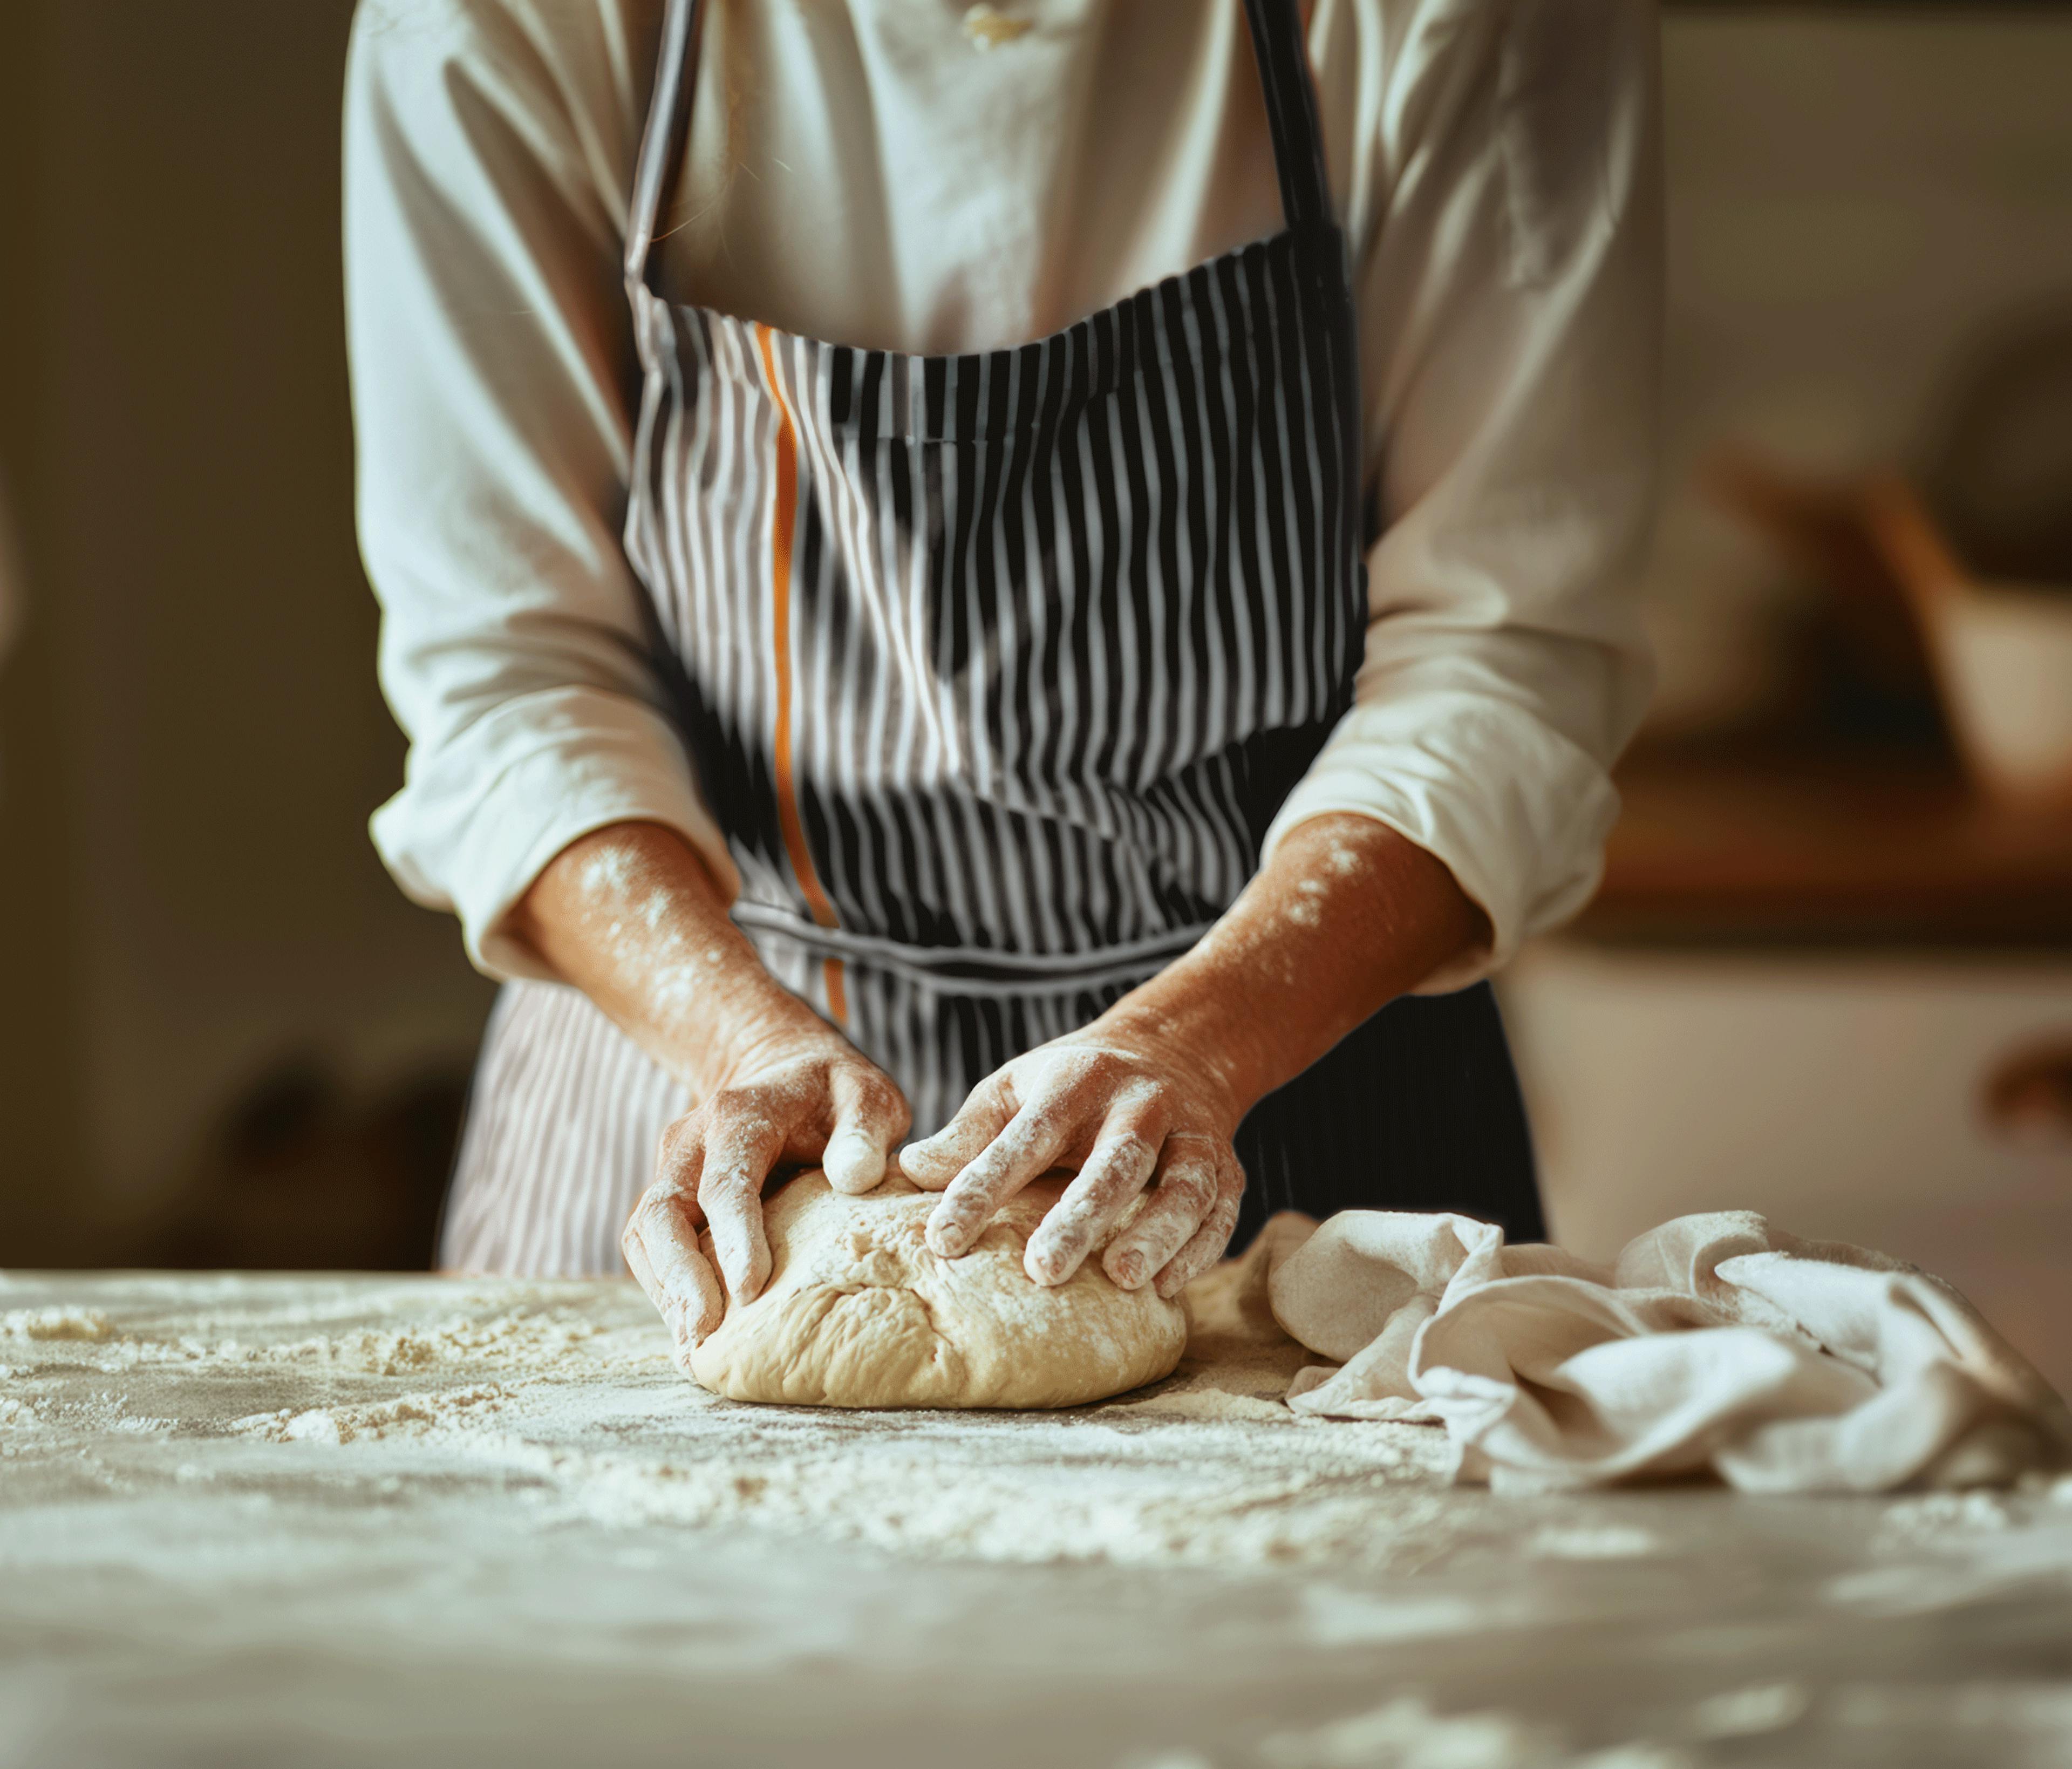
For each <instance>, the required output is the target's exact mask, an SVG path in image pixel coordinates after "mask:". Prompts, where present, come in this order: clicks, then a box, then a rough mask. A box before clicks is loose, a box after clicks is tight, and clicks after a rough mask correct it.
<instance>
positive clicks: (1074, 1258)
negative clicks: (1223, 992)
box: [900, 1028, 1244, 1297]
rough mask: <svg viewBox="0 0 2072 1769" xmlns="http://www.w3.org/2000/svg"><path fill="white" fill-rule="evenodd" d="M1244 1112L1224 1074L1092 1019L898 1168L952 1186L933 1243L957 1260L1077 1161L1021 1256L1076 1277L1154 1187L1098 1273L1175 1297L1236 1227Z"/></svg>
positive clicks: (924, 1182)
mask: <svg viewBox="0 0 2072 1769" xmlns="http://www.w3.org/2000/svg"><path fill="white" fill-rule="evenodd" d="M1238 1117H1239V1113H1237V1111H1236V1109H1235V1101H1234V1100H1232V1098H1231V1095H1230V1092H1229V1089H1228V1088H1227V1086H1226V1085H1225V1084H1224V1083H1223V1080H1222V1078H1221V1077H1220V1076H1217V1075H1215V1074H1214V1073H1213V1072H1211V1071H1208V1070H1207V1069H1206V1068H1205V1066H1204V1065H1202V1063H1199V1062H1198V1061H1196V1060H1194V1059H1193V1058H1192V1057H1191V1055H1190V1054H1189V1053H1188V1052H1186V1051H1185V1050H1183V1049H1182V1048H1181V1047H1178V1046H1172V1045H1165V1046H1161V1045H1160V1044H1158V1043H1157V1042H1156V1041H1154V1040H1153V1039H1148V1038H1144V1037H1141V1036H1138V1037H1129V1036H1128V1035H1124V1036H1122V1037H1120V1038H1117V1037H1115V1036H1112V1035H1111V1036H1108V1037H1104V1036H1102V1035H1100V1032H1099V1031H1098V1030H1097V1029H1095V1028H1090V1029H1089V1030H1088V1031H1083V1032H1079V1033H1074V1034H1071V1035H1068V1036H1067V1037H1064V1038H1060V1039H1053V1040H1052V1041H1051V1042H1050V1043H1048V1044H1043V1045H1039V1046H1038V1047H1037V1048H1036V1049H1034V1050H1033V1051H1030V1052H1028V1053H1027V1054H1026V1055H1023V1056H1019V1057H1017V1058H1015V1059H1014V1060H1013V1061H1012V1062H1010V1063H1008V1064H1006V1065H1005V1067H1004V1068H1001V1069H1000V1070H998V1071H997V1072H996V1073H995V1074H994V1075H993V1076H992V1077H991V1078H990V1079H989V1080H986V1081H985V1082H984V1083H982V1084H980V1086H979V1087H977V1088H975V1089H974V1090H973V1092H972V1095H971V1097H970V1098H969V1099H968V1100H967V1101H966V1102H965V1104H964V1109H963V1110H962V1111H960V1112H959V1113H958V1114H957V1115H956V1117H955V1118H953V1119H952V1120H951V1121H950V1122H949V1124H948V1125H946V1126H945V1127H944V1128H943V1129H942V1130H941V1131H939V1133H937V1134H935V1136H933V1137H931V1138H928V1139H927V1141H925V1142H916V1143H914V1144H911V1145H910V1146H908V1147H907V1149H906V1150H905V1151H904V1152H903V1153H902V1155H901V1157H900V1167H901V1170H902V1172H904V1173H905V1174H906V1176H907V1178H908V1179H911V1180H912V1181H913V1182H914V1183H915V1184H916V1185H918V1186H920V1187H923V1188H925V1189H927V1190H929V1191H941V1192H942V1193H943V1199H942V1202H941V1203H939V1204H938V1205H937V1206H936V1207H935V1213H934V1214H933V1215H932V1216H931V1217H930V1218H929V1220H928V1244H929V1245H930V1246H931V1248H932V1249H934V1250H935V1252H936V1253H940V1254H942V1255H943V1256H944V1257H948V1258H955V1257H957V1256H958V1255H959V1254H960V1253H965V1252H967V1251H968V1250H969V1249H970V1248H971V1246H972V1244H973V1243H974V1242H975V1241H976V1240H977V1239H978V1238H979V1236H980V1235H981V1234H982V1233H984V1232H985V1226H986V1224H988V1223H989V1221H991V1220H992V1219H993V1212H995V1211H997V1210H998V1209H999V1208H1000V1207H1001V1205H1002V1204H1003V1203H1005V1202H1006V1201H1007V1200H1008V1199H1009V1198H1011V1197H1013V1195H1014V1194H1015V1193H1016V1192H1017V1191H1020V1190H1021V1189H1022V1187H1024V1186H1026V1185H1027V1184H1028V1183H1030V1180H1032V1179H1039V1178H1041V1177H1042V1175H1044V1174H1045V1173H1046V1172H1048V1171H1050V1170H1052V1169H1054V1168H1057V1167H1075V1168H1077V1169H1078V1177H1077V1178H1076V1179H1074V1180H1073V1181H1072V1183H1071V1185H1070V1186H1069V1187H1067V1188H1066V1191H1065V1195H1064V1196H1063V1198H1061V1199H1059V1201H1058V1203H1057V1204H1056V1205H1055V1207H1053V1209H1052V1210H1051V1212H1050V1215H1049V1216H1046V1217H1045V1218H1044V1220H1043V1226H1042V1228H1039V1229H1038V1231H1037V1232H1036V1233H1035V1234H1034V1235H1033V1236H1030V1240H1029V1247H1028V1251H1027V1252H1026V1254H1025V1255H1024V1257H1023V1266H1024V1269H1026V1271H1027V1272H1028V1273H1029V1275H1030V1277H1031V1278H1033V1279H1034V1281H1036V1282H1038V1283H1039V1284H1062V1283H1063V1282H1065V1281H1066V1280H1067V1279H1068V1278H1069V1277H1071V1275H1072V1273H1074V1272H1075V1271H1077V1270H1078V1269H1079V1267H1080V1265H1082V1264H1083V1262H1084V1261H1085V1260H1086V1258H1087V1255H1088V1254H1089V1253H1091V1252H1092V1251H1093V1250H1094V1249H1095V1248H1096V1247H1097V1246H1099V1245H1100V1242H1101V1240H1102V1237H1103V1236H1105V1235H1107V1234H1108V1232H1109V1231H1110V1230H1111V1229H1112V1228H1114V1227H1115V1225H1116V1223H1117V1222H1118V1221H1119V1220H1120V1219H1121V1217H1122V1216H1123V1214H1124V1212H1125V1211H1127V1210H1128V1208H1129V1207H1130V1205H1131V1204H1132V1203H1134V1202H1135V1201H1136V1199H1137V1197H1138V1196H1139V1195H1140V1194H1141V1193H1143V1192H1144V1191H1145V1190H1146V1189H1147V1188H1149V1191H1150V1194H1151V1195H1150V1199H1149V1203H1146V1205H1145V1207H1144V1208H1143V1210H1142V1211H1141V1212H1139V1213H1138V1215H1137V1218H1136V1220H1134V1221H1133V1222H1132V1223H1131V1224H1129V1226H1128V1228H1127V1229H1126V1230H1125V1231H1124V1232H1123V1233H1121V1234H1120V1235H1118V1236H1116V1238H1115V1240H1113V1241H1112V1242H1111V1243H1110V1244H1109V1245H1108V1249H1107V1251H1106V1252H1105V1253H1104V1254H1103V1255H1102V1258H1101V1269H1102V1270H1104V1272H1106V1273H1108V1277H1110V1278H1111V1279H1112V1280H1113V1281H1115V1282H1116V1284H1118V1285H1120V1286H1121V1287H1122V1288H1123V1289H1124V1290H1136V1289H1137V1288H1139V1287H1140V1286H1142V1285H1144V1284H1146V1283H1149V1284H1151V1285H1153V1286H1154V1287H1155V1288H1156V1289H1157V1292H1158V1294H1160V1295H1161V1296H1165V1297H1170V1296H1173V1295H1175V1294H1178V1291H1179V1290H1181V1289H1182V1287H1183V1286H1186V1284H1188V1283H1190V1281H1193V1280H1194V1278H1195V1277H1198V1276H1199V1275H1200V1274H1201V1273H1202V1272H1204V1271H1206V1270H1207V1269H1208V1268H1209V1266H1210V1265H1213V1264H1214V1263H1215V1261H1216V1259H1217V1258H1218V1257H1219V1255H1220V1254H1221V1253H1222V1252H1223V1248H1224V1246H1225V1244H1227V1242H1228V1241H1229V1240H1230V1237H1231V1230H1232V1229H1234V1228H1235V1227H1236V1226H1237V1216H1238V1206H1239V1203H1242V1202H1243V1200H1244V1168H1243V1167H1241V1166H1239V1164H1238V1158H1237V1154H1236V1152H1235V1150H1233V1149H1232V1148H1231V1132H1232V1131H1233V1130H1234V1129H1235V1128H1236V1125H1237V1120H1238Z"/></svg>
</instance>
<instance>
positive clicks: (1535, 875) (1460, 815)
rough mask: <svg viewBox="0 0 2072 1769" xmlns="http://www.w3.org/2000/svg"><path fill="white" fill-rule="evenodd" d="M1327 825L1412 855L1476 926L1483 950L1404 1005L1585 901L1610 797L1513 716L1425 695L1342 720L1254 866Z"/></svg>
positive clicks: (1583, 760) (1600, 774) (1553, 738)
mask: <svg viewBox="0 0 2072 1769" xmlns="http://www.w3.org/2000/svg"><path fill="white" fill-rule="evenodd" d="M1334 812H1335V813H1353V814H1355V815H1356V816H1360V817H1372V818H1374V819H1375V821H1377V822H1380V823H1385V824H1387V825H1388V826H1389V827H1390V828H1391V829H1395V830H1396V831H1397V832H1398V833H1400V834H1402V835H1404V836H1405V837H1408V839H1409V840H1410V841H1414V842H1415V843H1416V845H1418V846H1419V847H1420V848H1422V849H1424V850H1425V852H1427V853H1428V854H1431V855H1433V857H1434V858H1437V860H1439V861H1440V862H1441V863H1442V864H1443V865H1444V866H1445V867H1446V869H1447V870H1449V872H1451V873H1452V874H1453V878H1454V880H1455V882H1457V884H1459V886H1460V887H1461V890H1462V891H1465V892H1466V894H1467V895H1468V896H1469V897H1470V899H1472V900H1473V901H1474V903H1476V904H1477V905H1478V907H1480V908H1481V910H1482V912H1483V914H1484V915H1487V916H1488V918H1489V924H1490V940H1489V942H1488V944H1486V945H1484V946H1482V947H1480V948H1476V949H1474V950H1472V951H1470V952H1463V953H1461V955H1460V956H1457V957H1456V958H1454V959H1453V960H1452V961H1449V962H1448V963H1446V964H1445V965H1441V967H1440V968H1439V969H1437V970H1436V971H1434V972H1433V973H1432V975H1431V976H1429V977H1427V978H1426V979H1425V980H1424V981H1423V982H1422V983H1420V985H1418V986H1417V988H1416V989H1415V990H1414V991H1412V993H1414V994H1420V995H1443V994H1450V993H1451V992H1452V991H1453V990H1454V989H1466V987H1468V986H1469V985H1470V984H1471V983H1476V982H1479V981H1482V979H1483V978H1484V977H1487V976H1488V975H1489V974H1490V973H1491V972H1492V971H1494V970H1497V969H1500V968H1501V967H1502V966H1503V965H1504V964H1505V963H1507V961H1509V959H1510V958H1511V955H1512V954H1513V953H1514V952H1516V951H1517V949H1518V948H1519V944H1520V943H1521V942H1522V941H1523V940H1525V939H1526V938H1527V936H1529V935H1531V934H1536V933H1539V932H1543V931H1544V929H1546V928H1551V927H1552V926H1554V925H1555V924H1557V923H1559V922H1561V921H1564V920H1565V919H1568V917H1569V916H1570V915H1574V914H1575V913H1576V912H1577V911H1578V910H1580V909H1581V907H1583V905H1584V904H1585V903H1588V902H1589V899H1590V896H1591V894H1592V893H1593V891H1596V889H1597V881H1598V879H1599V878H1601V876H1602V874H1603V870H1604V844H1605V837H1606V836H1607V835H1609V833H1611V827H1612V824H1613V822H1614V821H1615V820H1616V819H1617V817H1618V792H1617V791H1616V790H1615V789H1614V788H1613V786H1612V784H1611V780H1610V778H1609V775H1607V774H1606V772H1605V769H1604V767H1602V766H1601V764H1600V763H1598V762H1597V760H1596V759H1594V758H1593V757H1592V756H1591V755H1589V754H1588V753H1587V752H1585V751H1583V750H1582V749H1580V748H1579V747H1577V746H1576V745H1575V744H1574V743H1571V742H1570V741H1569V740H1568V738H1565V737H1564V736H1562V735H1561V734H1560V732H1558V731H1556V730H1552V729H1551V728H1549V727H1548V726H1546V725H1545V724H1543V723H1542V722H1540V720H1538V719H1536V718H1534V717H1533V716H1532V715H1531V714H1530V713H1528V712H1527V711H1525V710H1523V709H1522V708H1519V707H1517V706H1511V705H1508V704H1507V703H1504V702H1503V701H1491V700H1490V699H1488V698H1486V697H1483V696H1480V695H1473V694H1466V693H1449V692H1445V691H1433V692H1428V693H1416V694H1412V695H1408V696H1405V697H1402V698H1400V699H1391V700H1388V701H1382V702H1377V703H1374V704H1369V705H1363V706H1355V707H1354V708H1353V709H1352V710H1351V711H1350V712H1349V713H1347V714H1346V716H1345V717H1344V718H1342V720H1340V721H1339V722H1338V728H1337V730H1334V731H1333V732H1332V734H1331V735H1330V738H1328V739H1326V743H1325V744H1324V747H1323V749H1322V751H1320V752H1319V753H1318V757H1317V759H1316V761H1315V762H1314V763H1312V764H1311V767H1310V768H1309V772H1308V773H1307V774H1305V775H1303V777H1302V778H1301V780H1299V781H1298V782H1297V784H1296V786H1295V789H1294V791H1293V792H1290V793H1289V795H1288V797H1287V800H1286V801H1285V803H1284V804H1282V805H1281V810H1280V812H1279V813H1278V815H1276V817H1275V818H1274V820H1273V821H1272V824H1271V825H1269V826H1268V829H1267V832H1266V839H1265V841H1264V843H1263V844H1262V854H1261V859H1262V861H1264V858H1266V857H1267V856H1268V855H1271V854H1272V852H1273V850H1274V848H1275V846H1276V845H1277V844H1278V843H1279V842H1280V841H1281V837H1284V836H1285V835H1286V834H1287V833H1288V832H1289V830H1290V829H1293V828H1294V827H1295V826H1296V825H1297V824H1300V823H1305V822H1307V821H1309V819H1310V818H1312V817H1323V816H1326V815H1328V814H1330V813H1334Z"/></svg>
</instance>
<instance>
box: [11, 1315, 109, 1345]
mask: <svg viewBox="0 0 2072 1769" xmlns="http://www.w3.org/2000/svg"><path fill="white" fill-rule="evenodd" d="M114 1331H115V1329H114V1327H113V1323H110V1321H109V1319H108V1317H107V1316H106V1315H105V1314H102V1313H101V1311H100V1310H98V1309H93V1308H11V1309H9V1310H7V1311H6V1313H5V1314H0V1338H4V1339H84V1340H86V1341H88V1343H99V1342H100V1341H101V1340H104V1339H109V1338H110V1337H111V1336H112V1335H113V1333H114Z"/></svg>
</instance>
